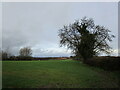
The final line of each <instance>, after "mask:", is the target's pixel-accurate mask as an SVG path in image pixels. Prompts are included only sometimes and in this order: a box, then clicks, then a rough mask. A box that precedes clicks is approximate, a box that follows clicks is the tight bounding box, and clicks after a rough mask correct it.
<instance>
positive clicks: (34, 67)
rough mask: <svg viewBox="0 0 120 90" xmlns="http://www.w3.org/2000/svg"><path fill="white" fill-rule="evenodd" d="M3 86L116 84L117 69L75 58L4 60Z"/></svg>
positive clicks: (105, 85)
mask: <svg viewBox="0 0 120 90" xmlns="http://www.w3.org/2000/svg"><path fill="white" fill-rule="evenodd" d="M2 69H3V71H2V73H3V77H2V78H3V79H2V84H3V85H2V86H3V88H118V87H119V77H118V74H119V73H118V71H112V72H110V71H104V70H103V69H100V68H97V67H92V66H88V65H86V64H83V63H82V62H80V61H74V60H70V59H69V60H45V61H44V60H41V61H3V62H2Z"/></svg>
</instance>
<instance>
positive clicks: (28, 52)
mask: <svg viewBox="0 0 120 90" xmlns="http://www.w3.org/2000/svg"><path fill="white" fill-rule="evenodd" d="M0 56H1V57H2V60H3V61H5V60H32V49H31V48H30V47H23V48H21V49H20V50H19V55H18V56H14V55H12V54H11V53H10V52H8V50H2V51H1V54H0Z"/></svg>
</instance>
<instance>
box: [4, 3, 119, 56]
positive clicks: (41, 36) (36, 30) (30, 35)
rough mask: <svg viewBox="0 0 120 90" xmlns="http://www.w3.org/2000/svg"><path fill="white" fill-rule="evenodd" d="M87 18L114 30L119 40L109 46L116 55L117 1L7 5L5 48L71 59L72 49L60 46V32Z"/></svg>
mask: <svg viewBox="0 0 120 90" xmlns="http://www.w3.org/2000/svg"><path fill="white" fill-rule="evenodd" d="M84 16H87V17H88V18H93V19H94V21H95V24H96V25H103V26H105V27H106V28H108V29H110V30H111V31H112V34H114V35H115V36H116V38H115V39H114V40H113V42H112V43H110V45H111V46H112V47H113V49H114V53H113V55H117V49H118V4H117V2H103V3H102V2H79V3H77V2H75V3H73V2H66V3H65V2H63V3H62V2H56V3H54V2H45V3H43V2H35V3H33V2H16V3H15V2H4V3H2V19H3V20H2V24H3V25H2V40H3V42H2V46H3V49H6V48H9V51H10V52H11V53H13V54H15V55H18V51H19V49H20V48H21V47H24V46H30V47H31V48H32V50H33V56H70V55H71V53H70V50H68V51H67V49H66V48H61V47H59V37H58V30H59V29H61V28H62V27H63V25H68V24H70V23H73V22H74V21H75V20H76V19H81V18H83V17H84Z"/></svg>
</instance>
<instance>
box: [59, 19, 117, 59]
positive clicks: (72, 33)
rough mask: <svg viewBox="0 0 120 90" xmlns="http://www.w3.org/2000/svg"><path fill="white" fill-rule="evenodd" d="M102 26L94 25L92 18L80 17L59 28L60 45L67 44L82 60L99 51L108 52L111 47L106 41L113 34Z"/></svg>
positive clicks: (95, 54) (109, 40) (110, 39)
mask: <svg viewBox="0 0 120 90" xmlns="http://www.w3.org/2000/svg"><path fill="white" fill-rule="evenodd" d="M110 32H111V31H110V30H109V29H107V28H105V27H104V26H100V25H95V24H94V20H93V19H92V18H89V19H88V18H86V17H84V18H82V19H81V20H80V21H79V20H76V21H75V22H74V23H73V24H69V25H64V27H63V28H62V29H60V30H59V37H60V46H67V48H68V49H71V50H72V52H73V53H74V54H75V55H76V56H78V57H82V58H83V59H84V60H87V59H88V58H92V57H93V56H97V55H99V54H100V53H107V54H110V53H111V51H112V48H111V47H110V46H109V45H108V42H111V41H112V38H114V37H115V36H114V35H112V34H110Z"/></svg>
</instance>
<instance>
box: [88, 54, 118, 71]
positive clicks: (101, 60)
mask: <svg viewBox="0 0 120 90" xmlns="http://www.w3.org/2000/svg"><path fill="white" fill-rule="evenodd" d="M86 64H88V65H92V66H96V67H100V68H103V69H104V70H120V66H119V65H120V57H108V56H106V57H94V58H92V59H89V60H87V62H86Z"/></svg>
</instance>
